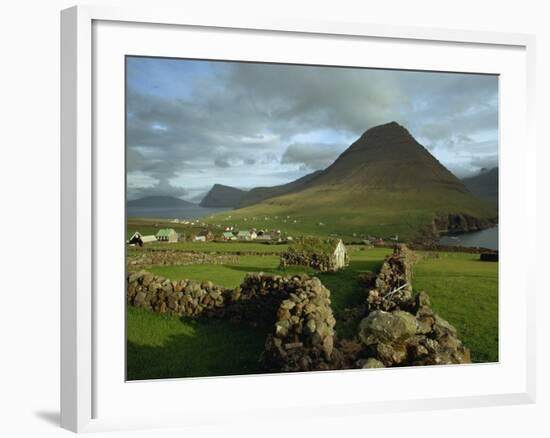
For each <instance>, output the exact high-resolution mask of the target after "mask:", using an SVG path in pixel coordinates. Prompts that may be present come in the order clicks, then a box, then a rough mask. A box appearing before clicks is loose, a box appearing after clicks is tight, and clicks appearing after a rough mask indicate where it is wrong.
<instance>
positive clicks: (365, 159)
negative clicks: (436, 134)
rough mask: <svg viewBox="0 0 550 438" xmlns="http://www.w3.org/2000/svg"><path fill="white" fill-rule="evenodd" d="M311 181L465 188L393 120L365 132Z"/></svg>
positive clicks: (397, 186)
mask: <svg viewBox="0 0 550 438" xmlns="http://www.w3.org/2000/svg"><path fill="white" fill-rule="evenodd" d="M315 184H330V185H334V184H340V185H342V184H344V185H347V186H349V187H357V188H361V187H363V188H364V187H379V188H385V189H396V188H399V187H401V188H407V189H421V188H425V187H429V188H438V187H442V188H443V187H444V188H445V189H453V190H458V191H462V192H464V191H466V188H465V187H464V186H463V184H462V183H461V182H460V180H459V179H458V178H456V177H455V176H454V175H453V174H452V173H451V172H449V171H448V170H447V169H446V168H445V167H444V166H443V165H441V163H439V161H437V160H436V159H435V158H434V157H433V156H432V155H431V154H430V152H429V151H428V150H427V149H426V148H425V147H424V146H422V145H421V144H420V143H418V142H417V141H416V140H415V138H414V137H413V136H412V135H411V134H410V132H409V131H408V130H407V129H406V128H405V127H403V126H401V125H400V124H399V123H397V122H390V123H385V124H383V125H379V126H375V127H372V128H370V129H368V130H367V131H365V133H364V134H363V135H362V136H361V137H360V138H359V139H358V140H357V141H356V142H354V143H353V144H352V145H351V146H350V147H349V148H348V149H347V150H346V151H344V152H343V153H342V154H341V155H340V156H339V157H338V159H337V160H336V161H335V162H334V163H333V164H332V165H331V166H329V167H328V168H327V169H326V170H325V171H324V172H323V173H322V174H321V175H320V176H319V177H318V178H316V179H315Z"/></svg>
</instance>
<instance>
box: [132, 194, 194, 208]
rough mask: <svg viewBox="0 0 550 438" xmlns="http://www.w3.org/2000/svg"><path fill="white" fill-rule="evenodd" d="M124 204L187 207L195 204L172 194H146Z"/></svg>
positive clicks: (149, 206)
mask: <svg viewBox="0 0 550 438" xmlns="http://www.w3.org/2000/svg"><path fill="white" fill-rule="evenodd" d="M126 205H127V206H129V207H147V208H174V207H188V206H191V205H195V204H193V203H192V202H189V201H184V200H183V199H179V198H175V197H173V196H146V197H144V198H140V199H135V200H133V201H127V202H126Z"/></svg>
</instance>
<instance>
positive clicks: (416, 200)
mask: <svg viewBox="0 0 550 438" xmlns="http://www.w3.org/2000/svg"><path fill="white" fill-rule="evenodd" d="M457 212H461V213H463V214H469V215H472V216H474V217H486V218H489V217H494V216H495V215H496V211H495V209H494V208H493V207H492V206H490V205H488V204H486V203H484V202H483V201H481V200H478V199H476V198H474V197H472V196H471V195H469V194H467V193H461V192H456V193H455V194H454V196H452V197H449V195H448V193H447V192H446V191H435V190H433V191H427V190H383V189H359V188H356V190H353V191H351V190H350V188H349V187H345V186H330V187H312V188H310V189H307V190H305V191H301V192H298V193H292V194H289V195H285V196H281V197H277V198H272V199H270V200H266V201H264V202H262V203H260V204H256V205H253V206H250V207H246V208H241V209H238V210H233V211H231V212H224V213H220V214H218V215H214V216H213V217H212V218H209V219H207V220H206V222H209V223H212V224H222V225H223V224H232V225H236V226H237V227H243V228H248V227H256V228H268V229H272V228H276V229H281V230H282V231H285V232H287V233H289V234H290V235H300V234H310V235H320V236H330V235H337V236H339V237H344V238H346V239H354V238H355V237H358V236H366V235H369V234H370V235H374V236H381V237H384V238H389V237H391V236H394V235H396V234H397V235H398V236H399V239H400V240H404V241H406V240H409V239H413V238H416V237H419V236H420V235H422V232H423V230H426V229H430V226H431V223H432V220H433V218H434V217H435V216H437V215H446V214H449V213H457ZM354 234H355V235H356V236H354Z"/></svg>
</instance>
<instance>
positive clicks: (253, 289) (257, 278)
mask: <svg viewBox="0 0 550 438" xmlns="http://www.w3.org/2000/svg"><path fill="white" fill-rule="evenodd" d="M414 262H415V254H414V252H412V251H410V250H409V249H408V248H407V247H404V246H402V247H396V249H395V251H394V254H392V255H390V256H388V257H387V258H386V260H385V261H384V263H383V265H382V267H381V270H380V272H379V274H378V275H377V276H376V277H369V278H366V279H364V281H365V284H366V286H365V287H366V289H367V299H366V301H365V304H364V305H363V306H360V307H359V308H358V309H356V310H358V311H360V312H361V313H360V314H359V315H362V316H359V318H360V319H361V321H360V323H359V325H358V331H357V334H356V336H355V337H354V338H353V339H343V340H337V338H336V332H335V325H336V320H335V318H334V315H333V312H332V308H331V300H330V291H329V290H328V289H327V288H326V287H325V286H323V284H322V283H321V281H320V280H319V279H318V278H316V277H310V276H308V275H305V274H302V275H294V276H278V275H264V274H247V275H246V277H245V279H244V281H243V283H242V284H241V285H240V286H239V287H237V288H234V289H231V288H224V287H222V286H218V285H214V284H212V283H211V282H209V281H203V282H199V281H195V280H179V281H171V280H169V279H166V278H163V277H159V276H156V275H153V274H151V273H149V272H146V271H140V272H131V273H129V274H128V276H127V299H128V303H129V304H131V305H134V306H137V307H142V308H145V309H148V310H151V311H154V312H159V313H171V314H174V315H183V316H189V317H207V318H228V319H229V320H232V321H236V322H238V321H241V322H246V323H249V324H252V325H255V324H258V323H262V324H263V323H265V322H266V321H268V322H269V323H272V324H273V325H272V327H273V331H272V332H271V333H269V334H268V335H267V338H266V342H265V348H264V351H263V353H262V355H261V357H260V363H261V366H262V367H263V369H264V370H266V371H271V372H278V371H311V370H329V369H346V368H374V367H394V366H412V365H438V364H456V363H468V362H470V352H469V350H468V349H467V348H466V347H464V346H463V345H462V342H461V341H460V340H459V338H458V335H457V331H456V329H455V328H454V327H453V326H452V325H451V324H449V322H447V321H445V320H444V319H443V318H441V317H440V316H439V315H437V314H436V313H435V312H434V311H433V309H432V307H431V304H430V300H429V297H428V295H426V294H425V293H423V292H421V293H414V292H413V289H412V286H411V269H412V265H413V263H414ZM361 309H362V310H361Z"/></svg>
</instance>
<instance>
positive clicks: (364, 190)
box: [213, 122, 497, 240]
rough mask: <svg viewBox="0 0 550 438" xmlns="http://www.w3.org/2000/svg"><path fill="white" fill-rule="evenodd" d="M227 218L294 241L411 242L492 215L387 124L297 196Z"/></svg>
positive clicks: (470, 226)
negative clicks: (376, 238) (323, 237)
mask: <svg viewBox="0 0 550 438" xmlns="http://www.w3.org/2000/svg"><path fill="white" fill-rule="evenodd" d="M220 217H221V216H218V217H215V219H213V222H216V220H218V221H219V218H220ZM230 220H231V221H232V222H233V223H235V224H236V225H239V224H242V225H245V223H246V226H248V227H250V226H252V225H253V224H254V225H257V226H260V227H263V228H265V227H269V228H273V227H277V228H279V229H281V230H285V231H286V232H288V233H291V234H296V235H298V234H313V235H338V236H342V237H356V236H364V235H374V236H381V237H384V238H388V237H390V236H395V235H396V234H397V235H398V236H399V238H400V240H411V239H416V238H423V237H434V236H436V235H438V234H440V233H446V232H461V231H471V230H476V229H481V228H485V227H487V226H490V225H491V224H492V223H493V222H494V221H496V220H497V212H496V209H495V208H494V207H493V206H492V205H490V204H489V203H487V202H485V201H483V200H481V199H479V198H477V197H475V196H473V195H472V194H471V193H470V192H469V191H468V189H467V188H466V187H465V186H464V184H463V183H462V182H461V181H460V180H459V179H458V178H457V177H455V176H454V175H453V174H452V173H451V172H449V171H448V170H447V169H446V168H445V167H444V166H443V165H442V164H441V163H439V162H438V161H437V160H436V159H435V158H434V157H433V156H432V155H431V154H430V153H429V152H428V150H427V149H425V148H424V147H423V146H422V145H421V144H419V143H418V142H417V141H416V140H415V139H414V138H413V136H412V135H411V134H410V133H409V132H408V131H407V130H406V129H405V128H404V127H402V126H401V125H399V124H397V123H395V122H391V123H388V124H385V125H380V126H376V127H374V128H371V129H369V130H368V131H366V132H365V133H364V134H363V135H362V136H361V137H360V138H359V139H358V140H357V141H356V142H355V143H353V144H352V145H351V146H350V147H349V148H348V149H347V150H346V151H344V152H343V153H342V154H341V155H340V156H339V157H338V158H337V159H336V161H335V162H334V163H333V164H332V165H330V166H329V167H328V168H327V169H325V170H324V171H322V172H320V173H319V174H318V175H316V176H315V177H314V178H312V179H311V180H310V181H307V182H305V183H304V184H302V185H301V187H300V188H299V190H296V191H293V192H292V193H288V194H284V195H281V196H276V197H273V198H269V199H266V200H264V201H262V202H260V203H258V204H254V205H251V206H248V207H245V208H240V209H238V210H234V211H233V212H232V214H231V219H230Z"/></svg>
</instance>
